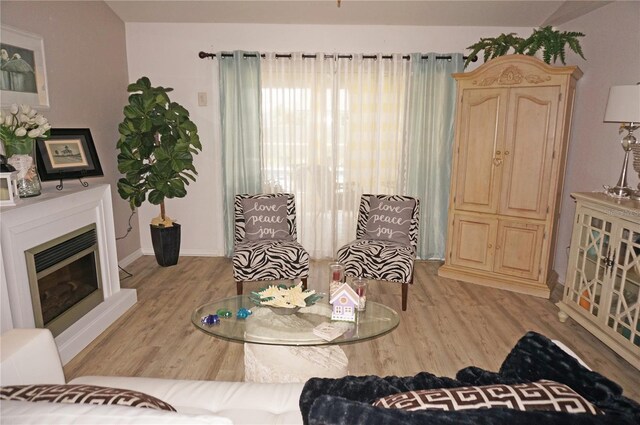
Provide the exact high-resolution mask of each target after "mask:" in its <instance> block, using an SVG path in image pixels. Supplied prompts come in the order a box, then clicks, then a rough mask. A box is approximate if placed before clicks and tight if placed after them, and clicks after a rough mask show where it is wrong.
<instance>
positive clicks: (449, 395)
mask: <svg viewBox="0 0 640 425" xmlns="http://www.w3.org/2000/svg"><path fill="white" fill-rule="evenodd" d="M373 405H374V406H377V407H386V408H392V409H403V410H447V411H449V410H465V409H491V408H507V409H515V410H547V411H554V412H567V413H591V414H593V415H601V414H603V412H602V411H601V410H600V409H598V408H597V407H596V406H594V405H593V404H591V403H589V402H588V401H587V400H586V399H585V398H584V397H582V396H581V395H580V394H578V393H576V392H575V391H573V390H572V389H571V388H569V387H568V386H566V385H564V384H560V383H558V382H555V381H547V380H540V381H537V382H532V383H529V384H514V385H484V386H477V387H460V388H439V389H434V390H419V391H409V392H406V393H400V394H394V395H390V396H387V397H383V398H380V399H378V400H376V401H375V402H374V403H373Z"/></svg>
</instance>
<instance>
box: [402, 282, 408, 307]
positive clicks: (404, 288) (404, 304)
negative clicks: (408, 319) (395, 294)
mask: <svg viewBox="0 0 640 425" xmlns="http://www.w3.org/2000/svg"><path fill="white" fill-rule="evenodd" d="M408 293H409V284H408V283H403V284H402V311H407V294H408Z"/></svg>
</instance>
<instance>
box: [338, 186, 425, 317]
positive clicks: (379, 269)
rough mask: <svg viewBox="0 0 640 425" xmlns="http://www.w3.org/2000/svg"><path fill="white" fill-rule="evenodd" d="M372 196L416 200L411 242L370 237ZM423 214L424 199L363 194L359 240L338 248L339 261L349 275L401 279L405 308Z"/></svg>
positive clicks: (395, 199)
mask: <svg viewBox="0 0 640 425" xmlns="http://www.w3.org/2000/svg"><path fill="white" fill-rule="evenodd" d="M372 197H376V198H378V199H380V200H383V201H414V202H415V204H414V207H413V212H412V214H411V223H410V226H409V235H408V236H409V242H410V243H409V244H403V243H399V242H393V241H385V240H377V239H370V238H367V236H366V229H367V222H368V220H369V211H370V209H371V199H372ZM419 214H420V201H419V200H418V199H417V198H412V197H409V196H399V195H369V194H365V195H362V197H361V198H360V210H359V214H358V225H357V229H356V240H355V241H352V242H349V243H348V244H346V245H345V246H343V247H342V248H340V249H338V261H339V262H340V263H342V264H343V265H344V266H345V275H347V276H353V277H364V278H367V279H373V280H385V281H389V282H399V283H401V284H402V310H403V311H405V310H406V309H407V293H408V291H409V284H411V283H413V263H414V261H415V259H416V250H417V247H418V224H419Z"/></svg>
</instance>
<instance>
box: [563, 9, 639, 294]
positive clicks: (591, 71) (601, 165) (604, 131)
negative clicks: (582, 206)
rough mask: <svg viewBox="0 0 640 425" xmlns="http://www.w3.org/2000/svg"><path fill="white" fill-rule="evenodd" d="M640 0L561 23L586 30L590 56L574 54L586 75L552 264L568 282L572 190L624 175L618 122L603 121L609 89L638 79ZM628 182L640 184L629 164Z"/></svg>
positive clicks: (565, 28) (586, 50)
mask: <svg viewBox="0 0 640 425" xmlns="http://www.w3.org/2000/svg"><path fill="white" fill-rule="evenodd" d="M639 24H640V2H625V1H617V2H614V3H612V4H610V5H607V6H604V7H602V8H600V9H597V10H595V11H593V12H591V13H590V14H588V15H585V16H583V17H581V18H578V19H575V20H573V21H571V22H568V23H566V24H564V25H562V26H561V27H560V29H561V30H563V31H581V32H583V33H584V34H586V37H584V38H583V40H584V41H583V42H582V43H581V44H582V46H583V50H584V55H585V57H586V59H587V60H586V61H583V60H582V59H581V58H579V57H577V56H576V55H573V54H572V55H570V56H568V57H567V62H568V63H572V64H578V65H579V66H580V68H581V69H582V70H583V71H584V76H583V77H582V79H581V80H580V81H578V88H577V91H576V103H575V110H574V115H573V125H572V133H573V134H572V140H571V144H570V145H569V157H568V162H567V171H566V177H565V186H564V195H563V202H562V209H561V217H560V223H559V232H558V244H557V247H556V255H555V265H554V269H555V270H556V271H557V272H558V274H559V276H560V281H561V282H564V280H565V274H566V269H567V259H568V253H569V250H568V247H569V244H570V242H571V229H572V227H573V215H574V213H575V203H574V201H573V199H572V198H571V197H570V196H569V195H570V194H571V193H572V192H590V191H601V190H602V185H603V184H607V185H610V186H614V185H615V184H616V182H617V181H618V177H619V176H620V170H621V169H622V160H623V158H624V151H623V150H622V147H621V146H620V143H619V141H620V138H621V136H620V135H619V134H618V125H617V124H615V123H604V122H603V119H604V110H605V108H606V106H607V97H608V95H609V88H610V87H611V86H614V85H629V84H636V83H638V82H640V25H639ZM628 180H629V184H630V185H631V186H632V187H634V188H635V187H636V185H637V184H638V174H637V173H636V172H634V171H633V168H632V167H631V166H630V167H629V174H628Z"/></svg>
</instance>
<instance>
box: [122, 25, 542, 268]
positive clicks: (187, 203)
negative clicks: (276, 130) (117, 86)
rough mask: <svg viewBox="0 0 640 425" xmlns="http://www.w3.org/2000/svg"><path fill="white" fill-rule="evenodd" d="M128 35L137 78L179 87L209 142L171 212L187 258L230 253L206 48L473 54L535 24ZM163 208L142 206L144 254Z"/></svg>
mask: <svg viewBox="0 0 640 425" xmlns="http://www.w3.org/2000/svg"><path fill="white" fill-rule="evenodd" d="M126 32H127V54H128V66H129V79H130V80H131V81H135V80H136V79H137V78H139V77H140V76H142V75H146V76H148V77H149V78H150V79H151V82H152V84H154V85H163V86H169V87H173V88H174V89H175V90H174V91H173V92H172V93H170V95H171V99H172V100H175V101H177V102H179V103H181V104H182V105H184V106H185V107H186V108H187V109H188V110H189V111H190V112H191V115H192V118H193V120H194V122H195V123H196V124H197V125H198V129H199V133H200V139H201V140H202V144H203V152H202V153H201V154H200V155H198V157H197V158H196V161H195V166H196V169H197V170H198V173H199V175H198V180H197V182H196V183H195V184H194V183H192V184H191V185H190V186H189V188H188V194H187V197H186V198H183V199H177V200H169V202H168V203H167V214H168V215H169V216H170V217H172V218H177V219H178V220H179V222H180V223H181V224H182V247H181V255H212V256H222V255H224V237H223V234H222V177H221V171H220V157H221V152H220V138H219V136H218V132H219V125H218V124H217V123H216V121H215V119H214V117H215V116H217V115H218V105H217V102H218V98H217V89H218V88H217V85H218V84H217V77H216V76H215V75H214V71H215V66H214V63H215V62H214V61H211V60H202V59H199V58H198V56H197V55H198V52H199V51H201V50H204V51H207V52H218V51H230V50H250V51H260V52H282V53H286V52H292V51H300V52H326V53H332V52H336V53H350V52H354V53H375V52H381V53H412V52H424V53H427V52H438V53H452V52H467V50H466V47H467V46H469V45H471V44H473V43H475V42H476V41H478V40H479V39H480V37H493V36H496V35H498V34H500V33H502V32H516V33H518V34H520V35H529V34H530V33H531V28H511V27H509V28H503V27H484V28H482V27H464V28H457V27H407V26H402V27H400V26H330V25H248V24H151V23H128V24H126ZM470 69H471V67H470ZM198 92H206V93H207V97H208V100H209V103H208V105H207V106H206V107H199V106H198V103H197V93H198ZM158 213H159V210H158V209H157V208H152V207H150V206H149V205H145V206H143V208H141V209H140V214H139V220H140V240H141V244H142V251H143V252H144V253H152V248H151V239H150V236H149V231H148V223H149V222H150V220H151V218H152V217H153V216H156V215H158Z"/></svg>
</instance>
